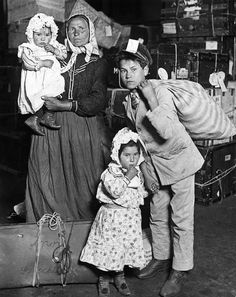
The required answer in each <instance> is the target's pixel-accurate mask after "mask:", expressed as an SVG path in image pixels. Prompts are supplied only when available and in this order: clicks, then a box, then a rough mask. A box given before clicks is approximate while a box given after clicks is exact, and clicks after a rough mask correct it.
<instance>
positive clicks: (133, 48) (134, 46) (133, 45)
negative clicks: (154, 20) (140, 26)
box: [126, 39, 139, 54]
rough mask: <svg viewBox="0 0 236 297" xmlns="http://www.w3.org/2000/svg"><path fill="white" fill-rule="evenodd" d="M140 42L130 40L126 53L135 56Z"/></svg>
mask: <svg viewBox="0 0 236 297" xmlns="http://www.w3.org/2000/svg"><path fill="white" fill-rule="evenodd" d="M138 46H139V41H138V40H136V39H129V41H128V44H127V47H126V51H127V52H130V53H133V54H135V53H136V52H137V50H138Z"/></svg>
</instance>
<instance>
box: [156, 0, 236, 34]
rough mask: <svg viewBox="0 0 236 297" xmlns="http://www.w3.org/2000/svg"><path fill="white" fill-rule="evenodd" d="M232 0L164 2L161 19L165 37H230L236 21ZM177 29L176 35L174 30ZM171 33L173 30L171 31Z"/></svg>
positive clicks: (175, 0)
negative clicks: (168, 30)
mask: <svg viewBox="0 0 236 297" xmlns="http://www.w3.org/2000/svg"><path fill="white" fill-rule="evenodd" d="M232 3H233V2H232V0H214V1H211V0H162V10H161V19H162V25H163V28H164V29H166V28H167V29H168V26H167V24H168V25H169V28H170V27H171V24H172V32H169V33H168V32H167V31H166V30H164V32H163V33H164V36H165V37H168V35H169V36H170V35H177V36H178V37H193V36H223V35H230V34H231V32H230V31H231V30H232V27H233V24H234V21H235V16H234V14H233V12H234V5H232ZM174 27H176V33H174V31H173V28H174ZM170 31H171V30H170Z"/></svg>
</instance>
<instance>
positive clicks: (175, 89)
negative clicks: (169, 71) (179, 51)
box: [150, 79, 236, 139]
mask: <svg viewBox="0 0 236 297" xmlns="http://www.w3.org/2000/svg"><path fill="white" fill-rule="evenodd" d="M150 81H151V83H152V86H153V87H154V88H158V87H161V86H163V87H166V88H167V89H168V90H169V91H170V92H171V93H172V94H173V101H174V104H175V106H176V109H177V112H178V116H179V119H180V121H181V122H182V124H183V125H184V126H185V128H186V130H187V131H188V132H189V134H190V136H191V137H192V138H193V139H225V138H228V137H232V136H233V135H235V134H236V127H235V126H234V124H233V123H232V122H231V121H230V119H229V118H228V116H227V115H226V114H225V113H224V111H223V109H222V108H221V107H220V106H219V105H218V104H217V103H216V102H215V101H214V100H213V99H212V98H211V97H210V96H209V95H208V94H207V92H206V91H205V90H204V88H203V87H202V86H201V85H200V84H199V83H196V82H192V81H189V80H172V79H169V80H155V79H151V80H150Z"/></svg>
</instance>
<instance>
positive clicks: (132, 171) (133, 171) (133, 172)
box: [126, 167, 138, 180]
mask: <svg viewBox="0 0 236 297" xmlns="http://www.w3.org/2000/svg"><path fill="white" fill-rule="evenodd" d="M137 174H138V170H137V169H136V168H135V167H130V168H129V169H128V171H127V173H126V177H128V179H129V180H131V179H132V178H134V177H135V176H136V175H137Z"/></svg>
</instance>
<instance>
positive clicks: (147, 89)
mask: <svg viewBox="0 0 236 297" xmlns="http://www.w3.org/2000/svg"><path fill="white" fill-rule="evenodd" d="M138 89H139V90H140V91H141V93H142V94H143V96H144V97H145V98H146V100H147V102H148V104H149V107H150V109H151V110H153V109H154V108H156V107H157V106H158V101H157V98H156V93H155V91H154V89H153V87H152V84H151V82H150V81H149V80H144V81H142V82H141V83H140V84H139V85H138Z"/></svg>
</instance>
